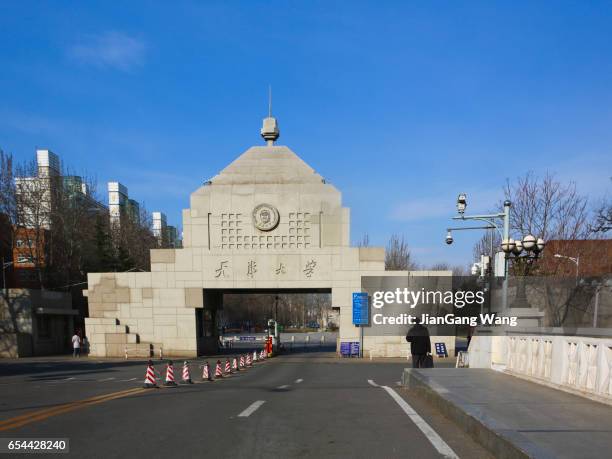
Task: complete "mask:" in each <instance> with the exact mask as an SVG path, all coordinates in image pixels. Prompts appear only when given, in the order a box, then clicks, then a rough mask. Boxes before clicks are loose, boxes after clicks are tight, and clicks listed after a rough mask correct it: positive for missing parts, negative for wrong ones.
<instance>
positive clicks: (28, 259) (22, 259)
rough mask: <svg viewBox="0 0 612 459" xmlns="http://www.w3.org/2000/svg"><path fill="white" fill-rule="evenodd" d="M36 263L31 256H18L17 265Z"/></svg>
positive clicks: (34, 258)
mask: <svg viewBox="0 0 612 459" xmlns="http://www.w3.org/2000/svg"><path fill="white" fill-rule="evenodd" d="M34 262H36V257H33V256H32V255H18V256H17V263H34Z"/></svg>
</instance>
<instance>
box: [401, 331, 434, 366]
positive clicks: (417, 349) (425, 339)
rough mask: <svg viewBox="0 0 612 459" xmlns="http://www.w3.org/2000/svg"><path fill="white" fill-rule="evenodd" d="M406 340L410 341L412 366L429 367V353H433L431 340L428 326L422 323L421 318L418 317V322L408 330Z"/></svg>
mask: <svg viewBox="0 0 612 459" xmlns="http://www.w3.org/2000/svg"><path fill="white" fill-rule="evenodd" d="M406 341H408V342H409V343H410V353H411V354H412V368H427V366H426V361H427V356H428V354H431V340H430V339H429V331H428V330H427V327H425V326H424V325H422V323H421V320H420V319H416V324H415V325H414V326H413V327H412V328H411V329H410V330H408V334H407V335H406Z"/></svg>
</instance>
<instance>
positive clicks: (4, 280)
mask: <svg viewBox="0 0 612 459" xmlns="http://www.w3.org/2000/svg"><path fill="white" fill-rule="evenodd" d="M12 264H14V262H13V261H7V262H6V263H5V262H4V257H2V288H3V289H4V290H6V274H5V273H4V271H5V270H6V268H8V267H9V266H11V265H12Z"/></svg>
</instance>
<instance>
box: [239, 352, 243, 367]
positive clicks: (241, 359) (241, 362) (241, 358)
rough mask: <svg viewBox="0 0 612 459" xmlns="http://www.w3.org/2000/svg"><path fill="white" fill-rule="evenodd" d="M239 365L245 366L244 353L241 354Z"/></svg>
mask: <svg viewBox="0 0 612 459" xmlns="http://www.w3.org/2000/svg"><path fill="white" fill-rule="evenodd" d="M239 365H240V368H244V355H241V356H240V363H239Z"/></svg>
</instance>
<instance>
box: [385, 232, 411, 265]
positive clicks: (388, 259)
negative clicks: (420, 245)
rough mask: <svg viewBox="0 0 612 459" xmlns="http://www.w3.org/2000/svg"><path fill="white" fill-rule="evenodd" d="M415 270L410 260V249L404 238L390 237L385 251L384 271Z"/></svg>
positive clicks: (395, 235) (394, 235)
mask: <svg viewBox="0 0 612 459" xmlns="http://www.w3.org/2000/svg"><path fill="white" fill-rule="evenodd" d="M415 268H416V264H415V263H413V261H412V260H411V255H410V249H409V248H408V244H407V243H406V241H405V240H404V236H401V237H400V236H399V235H397V234H393V235H391V238H390V239H389V243H388V244H387V248H386V249H385V270H387V271H410V270H412V269H415Z"/></svg>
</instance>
